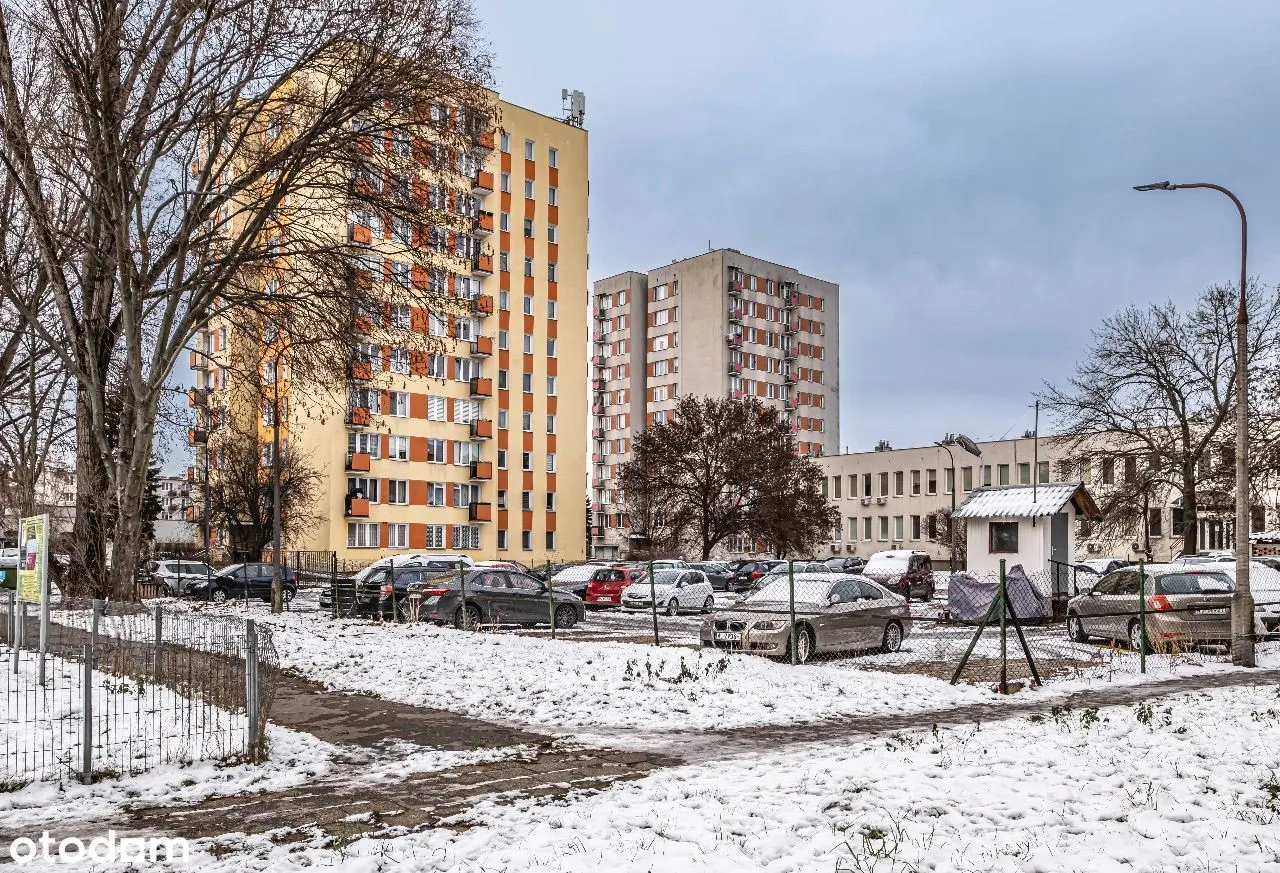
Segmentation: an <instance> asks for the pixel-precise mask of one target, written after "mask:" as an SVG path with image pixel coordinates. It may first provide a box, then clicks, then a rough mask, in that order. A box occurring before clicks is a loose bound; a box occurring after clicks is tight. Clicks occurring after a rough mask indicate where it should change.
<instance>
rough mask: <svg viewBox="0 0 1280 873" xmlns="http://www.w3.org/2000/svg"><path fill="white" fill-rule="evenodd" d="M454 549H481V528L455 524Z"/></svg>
mask: <svg viewBox="0 0 1280 873" xmlns="http://www.w3.org/2000/svg"><path fill="white" fill-rule="evenodd" d="M453 548H455V549H478V548H480V528H478V527H475V526H474V525H466V524H455V525H454V526H453Z"/></svg>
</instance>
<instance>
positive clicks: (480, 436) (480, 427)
mask: <svg viewBox="0 0 1280 873" xmlns="http://www.w3.org/2000/svg"><path fill="white" fill-rule="evenodd" d="M471 438H472V439H473V440H491V439H493V419H491V418H480V419H477V420H475V421H473V422H471Z"/></svg>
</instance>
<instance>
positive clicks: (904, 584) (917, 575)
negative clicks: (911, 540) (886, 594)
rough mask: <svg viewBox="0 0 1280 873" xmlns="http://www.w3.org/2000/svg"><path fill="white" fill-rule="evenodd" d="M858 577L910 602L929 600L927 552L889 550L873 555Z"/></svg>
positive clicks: (930, 563)
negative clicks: (862, 577) (876, 583)
mask: <svg viewBox="0 0 1280 873" xmlns="http://www.w3.org/2000/svg"><path fill="white" fill-rule="evenodd" d="M862 574H863V575H864V576H866V577H867V578H868V579H870V580H872V581H873V582H878V583H879V584H881V585H883V586H884V587H885V588H888V589H889V590H890V591H893V592H894V593H896V594H901V595H902V596H903V597H905V598H907V599H908V600H910V599H911V598H913V597H917V598H919V599H920V600H926V601H927V600H933V596H934V594H935V593H936V588H935V584H934V580H933V560H932V559H931V558H930V557H929V553H928V552H922V551H919V550H912V549H890V550H888V551H884V552H876V553H875V554H874V555H872V556H871V557H870V558H868V559H867V566H866V567H864V568H863V570H862Z"/></svg>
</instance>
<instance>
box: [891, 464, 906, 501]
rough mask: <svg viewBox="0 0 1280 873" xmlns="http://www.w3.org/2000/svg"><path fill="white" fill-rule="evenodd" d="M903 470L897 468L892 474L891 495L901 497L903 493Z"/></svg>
mask: <svg viewBox="0 0 1280 873" xmlns="http://www.w3.org/2000/svg"><path fill="white" fill-rule="evenodd" d="M903 476H904V474H903V472H902V471H901V470H898V471H897V472H895V473H894V474H893V496H894V497H901V496H902V494H903Z"/></svg>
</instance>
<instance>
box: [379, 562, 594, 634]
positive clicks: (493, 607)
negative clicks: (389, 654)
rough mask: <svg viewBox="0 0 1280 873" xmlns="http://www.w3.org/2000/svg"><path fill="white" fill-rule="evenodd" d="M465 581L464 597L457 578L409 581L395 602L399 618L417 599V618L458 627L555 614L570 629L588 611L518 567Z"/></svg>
mask: <svg viewBox="0 0 1280 873" xmlns="http://www.w3.org/2000/svg"><path fill="white" fill-rule="evenodd" d="M466 583H467V584H466V599H465V601H464V599H463V592H462V585H461V583H460V580H458V579H457V578H456V577H455V578H451V577H447V576H446V577H437V578H435V579H423V580H420V581H409V582H408V584H407V585H406V586H405V591H406V593H407V594H408V595H410V597H406V598H404V599H403V600H400V601H399V602H398V604H397V609H398V610H399V612H400V616H401V618H411V617H412V610H413V604H414V602H415V599H416V602H417V609H418V620H419V621H433V622H436V623H437V624H452V625H453V626H454V627H457V628H468V629H471V628H479V627H481V626H483V625H486V624H522V625H538V624H550V623H551V618H552V615H553V614H554V616H555V623H556V627H558V628H571V627H573V626H574V625H575V624H577V623H578V622H579V621H581V620H582V618H583V616H585V615H586V606H585V605H584V604H583V602H582V599H581V598H579V597H576V596H575V595H573V594H570V593H569V592H568V591H564V590H563V589H560V588H556V587H554V586H553V587H551V588H550V589H548V586H547V583H545V582H543V581H541V580H539V579H536V578H534V577H533V576H531V575H529V574H528V573H522V572H519V571H518V570H489V569H480V570H473V571H471V572H469V573H467V574H466ZM395 584H399V580H397V581H396V583H395ZM410 598H414V599H410Z"/></svg>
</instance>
